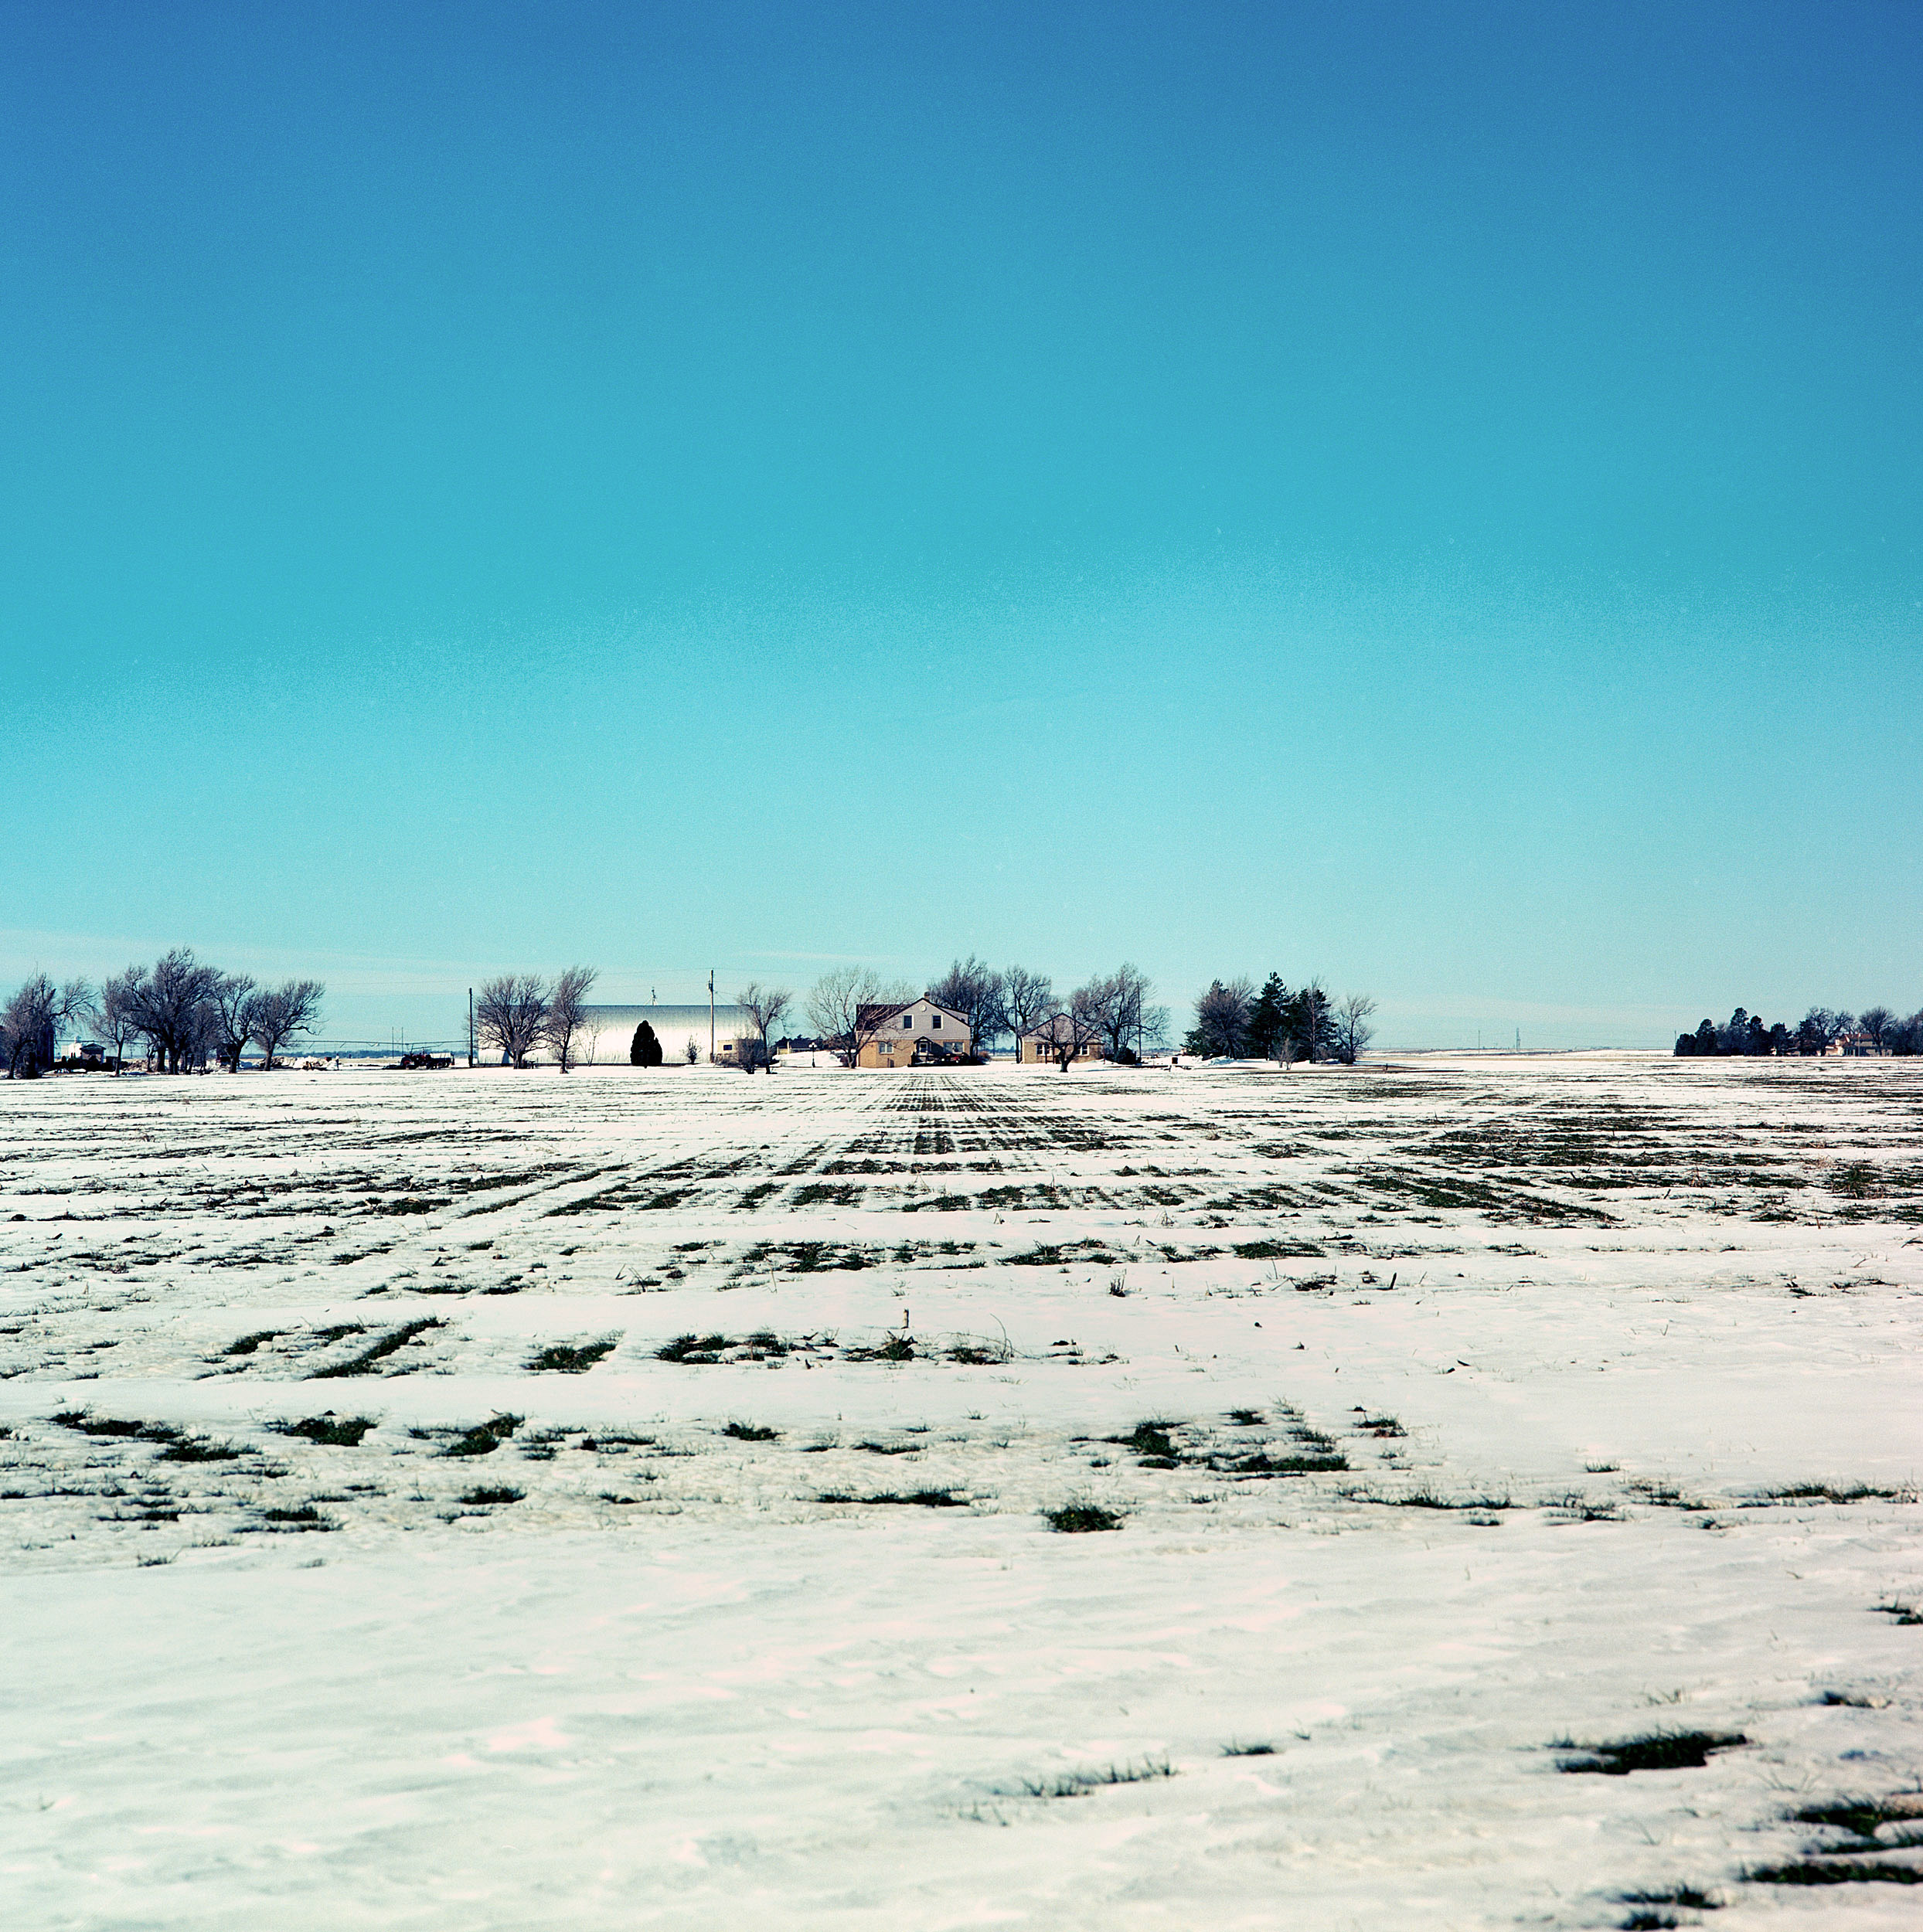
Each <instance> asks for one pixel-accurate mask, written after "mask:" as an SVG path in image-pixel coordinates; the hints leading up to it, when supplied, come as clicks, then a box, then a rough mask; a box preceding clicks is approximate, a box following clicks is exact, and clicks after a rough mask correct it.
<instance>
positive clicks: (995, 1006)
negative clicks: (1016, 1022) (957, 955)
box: [928, 953, 1004, 1046]
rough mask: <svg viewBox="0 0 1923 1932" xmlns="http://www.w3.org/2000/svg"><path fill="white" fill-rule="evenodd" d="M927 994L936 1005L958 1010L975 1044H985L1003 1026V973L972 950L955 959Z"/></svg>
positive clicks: (951, 1010) (954, 1010) (952, 1010)
mask: <svg viewBox="0 0 1923 1932" xmlns="http://www.w3.org/2000/svg"><path fill="white" fill-rule="evenodd" d="M928 997H929V998H930V999H931V1000H933V1001H934V1003H935V1005H938V1006H945V1007H946V1008H947V1009H948V1011H949V1012H951V1013H959V1014H960V1015H962V1018H963V1019H965V1020H966V1021H967V1022H968V1036H969V1038H970V1039H971V1040H972V1042H973V1043H974V1044H975V1045H976V1046H985V1044H986V1043H987V1042H988V1041H989V1040H992V1039H994V1037H995V1036H996V1034H998V1033H999V1032H1001V1031H1002V1027H1003V1024H1004V1022H1003V1020H1002V975H1000V974H999V973H998V972H996V971H994V969H993V968H991V967H988V966H985V965H983V964H982V962H981V961H980V960H979V959H977V958H976V957H975V955H974V954H972V953H971V954H969V955H968V957H967V958H966V959H958V960H957V961H955V963H954V964H953V965H951V967H950V968H948V971H947V972H945V973H944V974H943V975H942V976H941V978H939V979H938V980H937V981H935V983H934V985H932V986H931V987H930V988H928Z"/></svg>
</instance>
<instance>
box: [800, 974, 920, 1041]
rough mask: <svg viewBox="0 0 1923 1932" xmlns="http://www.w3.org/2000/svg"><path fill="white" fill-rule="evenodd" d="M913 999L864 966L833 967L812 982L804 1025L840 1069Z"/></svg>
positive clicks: (904, 991) (900, 988)
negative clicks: (830, 1052)
mask: <svg viewBox="0 0 1923 1932" xmlns="http://www.w3.org/2000/svg"><path fill="white" fill-rule="evenodd" d="M912 998H914V993H913V992H911V991H910V989H909V988H907V987H906V986H904V985H901V984H900V983H898V982H893V981H885V980H883V979H882V978H880V977H879V976H878V975H876V974H875V973H873V972H872V971H870V969H869V968H867V967H866V966H837V967H836V968H835V969H834V971H832V972H828V973H824V974H822V976H821V978H819V979H818V980H817V981H815V985H814V988H813V990H812V992H810V993H809V994H808V1008H807V1012H808V1025H809V1026H812V1027H813V1028H814V1029H815V1032H817V1033H818V1034H819V1036H821V1037H822V1039H824V1040H825V1041H826V1042H827V1043H828V1044H829V1046H830V1047H831V1048H832V1049H833V1050H834V1053H835V1056H836V1058H837V1059H838V1060H839V1061H840V1062H841V1063H842V1066H853V1065H854V1064H855V1063H856V1061H857V1060H859V1059H860V1058H861V1050H862V1049H863V1047H864V1046H866V1045H867V1044H868V1043H869V1042H870V1040H872V1039H874V1038H875V1036H876V1035H877V1034H878V1033H879V1032H880V1031H881V1029H882V1028H883V1026H884V1025H885V1024H886V1023H887V1019H888V1015H890V1014H891V1013H893V1012H895V1011H897V1009H899V1008H900V1007H903V1006H905V1005H907V1003H908V1002H909V1001H910V1000H911V999H912Z"/></svg>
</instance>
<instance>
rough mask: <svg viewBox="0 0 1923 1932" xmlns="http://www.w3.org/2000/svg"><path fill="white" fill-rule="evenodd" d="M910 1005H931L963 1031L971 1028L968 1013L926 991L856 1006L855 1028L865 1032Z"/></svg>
mask: <svg viewBox="0 0 1923 1932" xmlns="http://www.w3.org/2000/svg"><path fill="white" fill-rule="evenodd" d="M910 1006H931V1007H933V1008H934V1010H935V1011H936V1012H938V1013H942V1014H945V1015H947V1016H948V1018H949V1019H951V1020H953V1021H954V1022H955V1024H956V1025H957V1026H959V1027H960V1028H961V1029H962V1031H963V1032H969V1031H970V1030H971V1029H970V1028H969V1026H968V1015H967V1014H965V1013H958V1012H956V1011H955V1009H954V1008H953V1007H952V1006H944V1005H942V1004H941V1002H940V1001H939V1000H934V999H931V998H929V997H928V996H927V994H926V993H917V994H916V995H915V996H914V998H913V999H898V1000H892V1001H889V1002H884V1003H883V1004H880V1005H873V1006H858V1007H857V1008H856V1009H855V1030H856V1032H866V1031H868V1030H869V1029H870V1028H871V1027H876V1026H886V1025H887V1023H888V1022H889V1021H890V1020H891V1019H893V1018H894V1016H895V1015H896V1014H897V1013H905V1012H907V1010H908V1009H909V1008H910Z"/></svg>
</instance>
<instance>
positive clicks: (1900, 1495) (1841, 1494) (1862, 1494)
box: [1763, 1482, 1916, 1502]
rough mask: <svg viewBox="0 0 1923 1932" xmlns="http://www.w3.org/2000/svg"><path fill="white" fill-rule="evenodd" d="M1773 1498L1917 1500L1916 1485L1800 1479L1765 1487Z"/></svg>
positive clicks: (1802, 1500)
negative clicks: (1883, 1486)
mask: <svg viewBox="0 0 1923 1932" xmlns="http://www.w3.org/2000/svg"><path fill="white" fill-rule="evenodd" d="M1763 1495H1764V1498H1765V1500H1766V1501H1768V1502H1915V1501H1916V1492H1915V1491H1914V1489H1907V1488H1906V1489H1879V1488H1875V1487H1874V1485H1871V1484H1870V1483H1867V1482H1847V1483H1831V1482H1799V1483H1795V1484H1792V1485H1791V1486H1790V1487H1789V1488H1787V1489H1765V1491H1764V1492H1763Z"/></svg>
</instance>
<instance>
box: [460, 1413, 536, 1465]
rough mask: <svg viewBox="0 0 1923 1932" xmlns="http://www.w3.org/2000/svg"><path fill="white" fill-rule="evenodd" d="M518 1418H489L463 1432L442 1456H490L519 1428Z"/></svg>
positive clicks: (519, 1420) (508, 1416) (501, 1416)
mask: <svg viewBox="0 0 1923 1932" xmlns="http://www.w3.org/2000/svg"><path fill="white" fill-rule="evenodd" d="M522 1420H524V1418H523V1417H520V1416H510V1415H498V1416H491V1417H488V1420H486V1421H485V1422H483V1423H478V1425H477V1426H476V1427H474V1428H471V1429H468V1430H464V1431H463V1432H462V1433H461V1434H460V1435H458V1436H457V1437H455V1438H454V1440H453V1441H452V1442H451V1443H449V1444H448V1446H447V1447H446V1448H444V1450H442V1451H441V1454H443V1455H444V1456H491V1455H492V1454H494V1452H495V1450H497V1449H498V1448H499V1447H500V1446H501V1445H502V1443H504V1442H505V1441H506V1440H507V1439H508V1438H509V1437H510V1436H511V1435H512V1434H514V1432H515V1430H517V1429H518V1428H519V1427H520V1426H521V1423H522Z"/></svg>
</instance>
